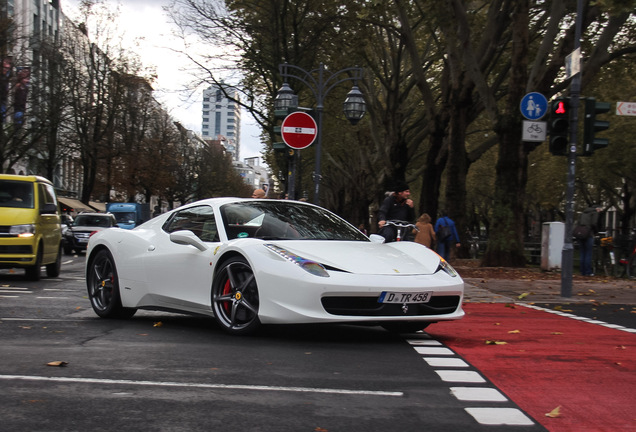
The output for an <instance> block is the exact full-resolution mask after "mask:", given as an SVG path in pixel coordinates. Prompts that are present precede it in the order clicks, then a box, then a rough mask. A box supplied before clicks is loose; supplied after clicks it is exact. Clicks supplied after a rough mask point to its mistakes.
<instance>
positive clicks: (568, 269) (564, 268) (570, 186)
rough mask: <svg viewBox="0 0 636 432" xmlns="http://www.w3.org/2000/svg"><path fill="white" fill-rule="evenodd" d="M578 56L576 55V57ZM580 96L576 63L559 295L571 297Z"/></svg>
mask: <svg viewBox="0 0 636 432" xmlns="http://www.w3.org/2000/svg"><path fill="white" fill-rule="evenodd" d="M582 19H583V0H577V10H576V23H575V29H574V51H575V52H576V51H579V50H580V49H581V27H582V22H581V20H582ZM576 58H578V56H577V57H576ZM580 97H581V71H580V65H577V72H575V74H574V76H573V77H572V81H571V82H570V108H571V110H570V145H569V149H568V173H567V189H566V203H565V234H564V236H565V238H564V239H563V251H562V253H561V297H572V269H573V268H574V246H573V244H572V227H573V225H574V189H575V181H576V176H575V175H576V142H577V132H578V122H579V100H580Z"/></svg>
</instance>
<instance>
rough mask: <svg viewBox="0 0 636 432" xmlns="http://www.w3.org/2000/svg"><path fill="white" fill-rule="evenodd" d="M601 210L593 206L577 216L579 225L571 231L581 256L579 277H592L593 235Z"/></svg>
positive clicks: (599, 207) (596, 231)
mask: <svg viewBox="0 0 636 432" xmlns="http://www.w3.org/2000/svg"><path fill="white" fill-rule="evenodd" d="M601 210H602V208H601V206H598V205H593V206H590V207H588V208H586V209H585V210H583V213H581V215H580V216H579V223H578V224H577V225H576V227H575V228H574V230H573V231H572V236H573V237H574V239H575V240H578V242H579V252H580V255H581V265H580V270H581V275H582V276H594V272H593V271H592V253H593V251H594V235H596V233H598V219H599V213H600V212H601Z"/></svg>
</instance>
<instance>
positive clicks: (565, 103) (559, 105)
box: [548, 97, 570, 156]
mask: <svg viewBox="0 0 636 432" xmlns="http://www.w3.org/2000/svg"><path fill="white" fill-rule="evenodd" d="M569 125H570V100H569V98H565V97H558V98H556V99H555V100H553V101H552V102H551V103H550V117H549V120H548V129H549V132H550V144H549V149H550V153H552V154H553V155H555V156H566V155H567V154H568V132H569V129H570V128H569Z"/></svg>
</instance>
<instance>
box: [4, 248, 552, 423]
mask: <svg viewBox="0 0 636 432" xmlns="http://www.w3.org/2000/svg"><path fill="white" fill-rule="evenodd" d="M65 258H66V261H65V262H64V263H63V268H62V273H61V275H60V277H59V278H55V279H46V278H44V279H42V281H40V282H29V281H26V280H25V279H24V276H23V271H21V270H17V271H15V272H13V273H11V272H8V271H5V270H3V271H1V272H0V345H1V346H2V349H1V350H0V383H1V384H0V386H1V388H2V391H1V392H0V418H1V419H2V421H1V422H0V430H2V431H18V430H29V431H86V430H91V431H115V430H136V431H151V430H152V431H164V430H165V431H198V430H206V431H207V430H223V431H274V430H275V431H331V432H334V431H365V432H370V431H421V430H431V431H454V430H462V431H491V430H492V424H491V423H492V422H493V421H494V422H495V423H497V422H499V423H503V424H504V426H498V427H497V430H498V431H517V430H523V431H540V430H544V429H543V427H542V426H540V425H538V423H536V422H534V421H532V419H529V418H528V417H527V416H525V415H524V413H523V412H522V411H521V410H519V409H518V407H517V405H515V403H514V402H512V401H510V400H506V399H505V398H504V400H503V401H502V400H498V401H496V402H492V401H476V400H474V399H470V398H469V399H468V400H466V399H465V398H460V397H458V396H457V395H456V394H455V393H456V392H458V391H459V392H462V390H461V389H463V388H465V387H464V385H469V386H470V385H471V384H461V383H458V382H457V381H453V380H450V381H449V380H447V379H445V376H444V375H445V374H444V373H445V372H448V371H446V370H445V368H446V365H445V363H444V361H446V359H445V358H444V357H443V356H442V357H436V356H437V354H439V353H440V352H441V351H439V350H443V349H444V348H443V347H442V346H441V344H439V343H438V342H436V341H435V340H431V339H430V338H429V336H428V335H427V334H425V333H424V334H419V335H411V336H404V335H395V334H391V333H388V332H386V331H384V330H383V329H381V328H379V327H355V326H343V325H325V326H273V327H268V328H266V329H265V330H264V331H262V332H261V333H259V334H257V335H255V336H252V337H235V336H229V335H227V334H225V333H224V332H222V331H221V330H220V329H219V328H218V327H217V326H216V325H215V324H214V322H213V321H212V320H210V319H203V318H197V317H188V316H182V315H176V314H168V313H160V312H145V311H141V312H139V313H138V314H137V315H135V317H134V318H132V319H130V320H104V319H100V318H98V317H97V316H96V315H95V314H94V313H93V312H92V310H91V309H90V304H89V302H88V300H87V298H86V294H85V286H84V277H83V255H80V256H79V257H73V258H71V257H65ZM446 325H450V324H446ZM436 350H437V351H436ZM431 359H432V360H431ZM423 360H426V361H423ZM51 362H61V363H57V364H59V366H50V365H48V364H49V363H51ZM440 362H441V363H440ZM471 373H473V374H478V372H476V371H471ZM483 381H484V382H485V383H486V385H487V380H483ZM480 386H481V384H480ZM457 389H460V390H457ZM491 390H493V391H494V389H491ZM464 392H465V391H464ZM492 409H495V410H497V409H501V410H499V411H500V412H504V413H505V414H506V415H505V416H504V417H497V415H491V410H492ZM471 410H472V411H471ZM475 410H478V411H475ZM476 412H477V413H478V415H476V414H475V413H476ZM510 415H512V417H511V416H510ZM484 416H485V417H484ZM493 419H494V420H493ZM511 419H512V420H511ZM519 419H521V423H519V422H518V420H519Z"/></svg>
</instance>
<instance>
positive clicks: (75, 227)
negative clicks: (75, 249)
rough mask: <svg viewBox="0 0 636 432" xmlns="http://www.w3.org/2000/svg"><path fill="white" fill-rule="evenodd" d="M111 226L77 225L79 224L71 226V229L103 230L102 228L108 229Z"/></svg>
mask: <svg viewBox="0 0 636 432" xmlns="http://www.w3.org/2000/svg"><path fill="white" fill-rule="evenodd" d="M108 228H109V227H96V226H87V225H86V226H85V225H77V226H72V227H70V230H71V231H90V232H93V231H101V230H105V229H108Z"/></svg>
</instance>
